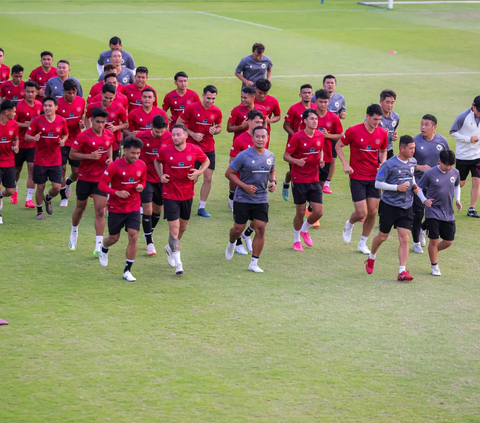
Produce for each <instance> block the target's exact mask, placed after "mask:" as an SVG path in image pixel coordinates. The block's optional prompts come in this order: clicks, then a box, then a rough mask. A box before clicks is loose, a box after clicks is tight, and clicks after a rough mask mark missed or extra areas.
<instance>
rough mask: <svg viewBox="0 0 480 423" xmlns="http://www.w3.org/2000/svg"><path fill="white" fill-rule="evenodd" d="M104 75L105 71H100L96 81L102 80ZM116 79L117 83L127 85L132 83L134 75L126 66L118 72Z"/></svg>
mask: <svg viewBox="0 0 480 423" xmlns="http://www.w3.org/2000/svg"><path fill="white" fill-rule="evenodd" d="M104 77H105V73H103V72H102V73H101V74H100V76H99V77H98V82H100V81H103V78H104ZM117 81H118V82H119V84H122V85H128V84H133V83H134V82H135V76H134V75H133V71H131V70H130V69H128V68H122V70H121V71H120V73H119V74H117Z"/></svg>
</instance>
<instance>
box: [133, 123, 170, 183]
mask: <svg viewBox="0 0 480 423" xmlns="http://www.w3.org/2000/svg"><path fill="white" fill-rule="evenodd" d="M137 138H140V139H141V140H142V141H143V148H142V153H141V155H140V158H141V159H142V160H143V161H144V162H145V164H146V165H147V181H148V182H153V183H156V184H159V183H161V182H162V181H161V180H160V177H159V176H158V172H157V169H155V159H156V158H157V156H158V152H159V151H160V149H161V148H164V147H167V146H168V145H171V144H173V141H172V133H171V132H168V131H165V132H164V133H163V135H162V136H161V137H160V138H155V137H154V136H153V135H152V131H151V130H150V131H142V132H139V133H138V134H137Z"/></svg>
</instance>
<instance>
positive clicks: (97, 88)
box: [87, 81, 128, 108]
mask: <svg viewBox="0 0 480 423" xmlns="http://www.w3.org/2000/svg"><path fill="white" fill-rule="evenodd" d="M104 85H105V82H104V81H100V82H97V83H96V84H95V85H93V86H92V88H90V93H89V94H88V98H87V104H90V103H93V102H94V101H96V100H94V98H95V97H96V96H97V95H99V94H102V88H103V86H104ZM122 89H123V85H122V84H119V85H118V87H117V95H118V93H121V92H122ZM100 100H101V99H100ZM100 100H98V101H100ZM127 102H128V100H127ZM126 108H127V107H126Z"/></svg>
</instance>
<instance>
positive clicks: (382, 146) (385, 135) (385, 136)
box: [379, 131, 388, 150]
mask: <svg viewBox="0 0 480 423" xmlns="http://www.w3.org/2000/svg"><path fill="white" fill-rule="evenodd" d="M383 132H384V133H383V142H382V143H381V144H380V147H379V148H380V150H386V149H387V147H388V132H387V131H383Z"/></svg>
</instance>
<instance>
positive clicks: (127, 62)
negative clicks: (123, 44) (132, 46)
mask: <svg viewBox="0 0 480 423" xmlns="http://www.w3.org/2000/svg"><path fill="white" fill-rule="evenodd" d="M121 52H122V59H123V61H122V66H123V67H126V68H128V69H130V70H132V71H133V70H135V68H136V66H135V61H134V60H133V56H132V55H131V54H130V53H129V52H128V51H125V50H121ZM111 55H112V50H107V51H102V52H101V53H100V57H99V58H98V62H97V63H98V64H99V65H100V66H105V65H106V64H107V63H112V62H111V61H110V56H111Z"/></svg>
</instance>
